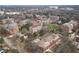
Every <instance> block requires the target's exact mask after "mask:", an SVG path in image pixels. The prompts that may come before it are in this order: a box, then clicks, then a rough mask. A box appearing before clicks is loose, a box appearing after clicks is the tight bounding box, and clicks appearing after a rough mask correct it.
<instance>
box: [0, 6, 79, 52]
mask: <svg viewBox="0 0 79 59" xmlns="http://www.w3.org/2000/svg"><path fill="white" fill-rule="evenodd" d="M0 53H79V5H0Z"/></svg>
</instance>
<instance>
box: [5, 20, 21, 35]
mask: <svg viewBox="0 0 79 59" xmlns="http://www.w3.org/2000/svg"><path fill="white" fill-rule="evenodd" d="M4 29H5V30H6V31H7V32H8V33H9V34H14V33H17V32H19V28H18V25H17V23H16V22H14V21H13V19H9V20H7V22H6V24H5V25H4Z"/></svg>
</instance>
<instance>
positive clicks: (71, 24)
mask: <svg viewBox="0 0 79 59" xmlns="http://www.w3.org/2000/svg"><path fill="white" fill-rule="evenodd" d="M77 26H78V23H77V22H76V21H73V20H71V21H70V22H68V23H64V24H63V25H62V26H61V29H62V30H63V31H65V32H68V33H71V32H73V31H72V30H73V29H74V27H77Z"/></svg>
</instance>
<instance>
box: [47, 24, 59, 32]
mask: <svg viewBox="0 0 79 59" xmlns="http://www.w3.org/2000/svg"><path fill="white" fill-rule="evenodd" d="M48 29H49V30H51V31H53V32H57V31H58V30H59V26H58V25H57V24H48Z"/></svg>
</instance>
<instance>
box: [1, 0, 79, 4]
mask: <svg viewBox="0 0 79 59" xmlns="http://www.w3.org/2000/svg"><path fill="white" fill-rule="evenodd" d="M78 4H79V0H0V5H78Z"/></svg>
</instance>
